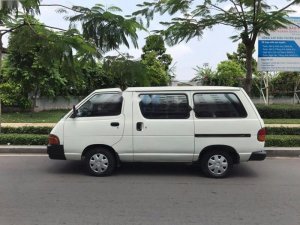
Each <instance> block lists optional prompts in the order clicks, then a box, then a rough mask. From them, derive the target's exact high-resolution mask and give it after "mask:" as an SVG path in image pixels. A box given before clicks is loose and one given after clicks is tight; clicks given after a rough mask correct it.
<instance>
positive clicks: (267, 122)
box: [263, 119, 300, 124]
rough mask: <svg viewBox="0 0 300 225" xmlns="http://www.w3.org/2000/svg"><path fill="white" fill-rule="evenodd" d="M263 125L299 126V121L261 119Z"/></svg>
mask: <svg viewBox="0 0 300 225" xmlns="http://www.w3.org/2000/svg"><path fill="white" fill-rule="evenodd" d="M263 120H264V122H265V124H300V119H263Z"/></svg>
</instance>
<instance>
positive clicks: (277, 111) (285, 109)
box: [256, 105, 300, 119]
mask: <svg viewBox="0 0 300 225" xmlns="http://www.w3.org/2000/svg"><path fill="white" fill-rule="evenodd" d="M256 108H257V110H258V112H259V114H260V116H261V117H262V118H264V119H279V118H280V119H299V118H300V105H256Z"/></svg>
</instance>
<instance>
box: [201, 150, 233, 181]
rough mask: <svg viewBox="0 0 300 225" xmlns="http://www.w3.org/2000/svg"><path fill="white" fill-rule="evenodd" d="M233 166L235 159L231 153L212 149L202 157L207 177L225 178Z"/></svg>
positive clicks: (203, 168) (202, 166)
mask: <svg viewBox="0 0 300 225" xmlns="http://www.w3.org/2000/svg"><path fill="white" fill-rule="evenodd" d="M232 166H233V160H232V157H231V156H230V154H229V153H227V152H224V151H220V150H212V151H209V152H207V153H205V154H204V155H203V157H202V158H201V168H202V172H203V173H204V174H205V175H206V176H207V177H213V178H224V177H227V176H228V175H229V174H230V172H231V170H232Z"/></svg>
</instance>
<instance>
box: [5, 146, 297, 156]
mask: <svg viewBox="0 0 300 225" xmlns="http://www.w3.org/2000/svg"><path fill="white" fill-rule="evenodd" d="M265 150H266V151H267V156H268V157H300V147H297V148H287V147H266V148H265ZM3 153H4V154H5V153H14V154H15V153H19V154H21V153H23V154H24V153H28V154H37V153H39V154H46V153H47V146H45V145H32V146H30V145H27V146H23V145H0V154H3Z"/></svg>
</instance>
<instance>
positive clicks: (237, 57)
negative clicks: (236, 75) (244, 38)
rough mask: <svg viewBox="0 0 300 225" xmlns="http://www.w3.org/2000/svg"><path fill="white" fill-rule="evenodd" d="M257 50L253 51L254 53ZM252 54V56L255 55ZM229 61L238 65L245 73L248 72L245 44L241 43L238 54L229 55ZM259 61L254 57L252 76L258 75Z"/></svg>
mask: <svg viewBox="0 0 300 225" xmlns="http://www.w3.org/2000/svg"><path fill="white" fill-rule="evenodd" d="M254 52H255V50H253V53H254ZM253 53H252V54H253ZM227 58H228V60H231V61H234V62H236V63H238V64H239V65H240V66H241V67H242V68H243V69H244V70H245V71H246V70H247V52H246V47H245V45H244V44H243V43H239V45H238V48H237V52H233V53H232V54H230V53H227ZM257 73H258V71H257V61H256V60H255V59H254V58H253V57H252V74H257Z"/></svg>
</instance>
